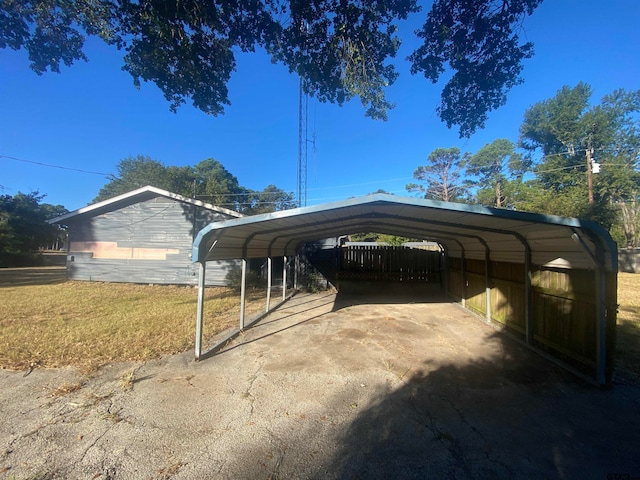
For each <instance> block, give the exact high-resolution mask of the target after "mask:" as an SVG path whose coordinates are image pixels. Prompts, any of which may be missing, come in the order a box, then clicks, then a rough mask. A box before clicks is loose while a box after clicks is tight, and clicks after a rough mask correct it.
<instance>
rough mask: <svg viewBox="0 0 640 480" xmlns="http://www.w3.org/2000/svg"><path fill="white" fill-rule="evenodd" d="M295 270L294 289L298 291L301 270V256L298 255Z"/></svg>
mask: <svg viewBox="0 0 640 480" xmlns="http://www.w3.org/2000/svg"><path fill="white" fill-rule="evenodd" d="M295 262H296V263H295V268H294V270H293V289H294V290H297V289H298V270H299V269H300V255H296V258H295Z"/></svg>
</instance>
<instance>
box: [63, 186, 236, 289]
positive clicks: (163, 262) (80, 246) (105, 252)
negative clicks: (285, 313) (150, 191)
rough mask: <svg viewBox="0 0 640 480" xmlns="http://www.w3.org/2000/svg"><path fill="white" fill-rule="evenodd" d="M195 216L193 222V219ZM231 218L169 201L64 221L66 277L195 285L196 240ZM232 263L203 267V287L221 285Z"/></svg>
mask: <svg viewBox="0 0 640 480" xmlns="http://www.w3.org/2000/svg"><path fill="white" fill-rule="evenodd" d="M194 217H195V218H194ZM228 218H232V217H230V216H228V215H225V214H222V213H219V212H214V211H211V210H209V209H206V208H202V207H199V206H195V205H191V204H186V203H183V202H180V201H178V200H175V199H172V198H167V197H162V196H159V197H156V198H153V199H151V200H146V201H142V202H139V203H134V204H131V205H128V206H126V207H123V208H120V209H117V210H113V211H109V212H106V213H103V214H101V215H96V216H90V217H88V218H86V217H85V218H82V217H80V218H78V219H75V220H73V221H69V222H68V226H69V252H68V256H67V277H68V278H69V279H72V280H85V281H100V282H127V283H154V284H177V285H197V283H198V265H197V264H193V263H192V262H191V251H192V250H191V248H192V243H193V239H194V237H195V235H196V234H197V232H198V231H199V230H200V229H201V228H203V227H204V226H205V225H207V224H209V223H211V222H216V221H220V220H226V219H228ZM237 263H238V262H236V261H219V262H208V263H207V285H224V284H225V281H224V280H225V276H226V274H227V272H228V270H229V269H230V268H232V267H233V266H234V265H237Z"/></svg>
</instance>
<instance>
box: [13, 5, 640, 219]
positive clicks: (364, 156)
mask: <svg viewBox="0 0 640 480" xmlns="http://www.w3.org/2000/svg"><path fill="white" fill-rule="evenodd" d="M429 4H430V3H429V2H427V4H426V5H425V7H424V9H425V10H427V9H428V6H429ZM423 16H424V13H423V14H419V15H418V16H417V17H414V18H413V19H411V20H410V21H409V22H407V23H404V24H402V25H401V32H402V33H411V31H412V30H414V29H415V28H417V27H418V26H419V25H420V24H421V23H422V20H423ZM639 26H640V1H638V0H608V1H606V2H605V1H601V0H545V1H544V2H543V3H542V5H541V6H540V7H539V8H538V9H537V10H536V11H535V13H534V14H533V16H531V17H529V18H528V19H527V20H526V21H525V23H524V31H523V33H522V35H521V36H522V38H523V39H525V40H529V41H532V42H534V44H535V56H534V57H533V58H532V59H529V60H527V61H526V62H525V68H524V71H523V78H524V84H522V85H520V86H518V87H516V88H514V89H513V90H512V91H511V92H510V93H509V96H508V102H507V104H506V105H505V106H504V107H502V108H500V109H499V110H497V111H494V112H492V113H491V114H490V118H489V121H488V122H487V125H486V127H485V128H484V129H483V130H481V131H479V132H477V133H476V134H475V135H473V136H472V137H471V138H470V139H460V138H459V137H458V133H457V131H456V130H448V129H447V128H446V126H445V125H444V124H443V123H441V122H440V120H439V118H438V116H437V115H436V112H435V109H436V107H437V105H438V100H439V92H440V89H441V88H442V86H443V85H442V84H438V85H432V84H431V83H430V82H428V81H427V80H426V79H424V78H423V77H420V76H412V75H410V74H409V65H408V63H407V62H405V61H400V62H399V71H400V78H399V79H398V80H397V82H396V83H395V84H394V85H393V86H392V87H391V88H390V89H389V92H388V97H389V99H390V100H391V101H393V102H395V103H396V105H397V106H396V108H395V109H394V110H392V111H391V112H390V113H389V120H388V121H387V122H380V121H373V120H370V119H368V118H366V117H365V116H364V110H363V108H362V106H361V105H360V102H359V101H358V100H357V99H355V100H354V101H351V102H350V103H349V104H347V105H345V106H343V107H338V106H337V105H331V104H323V103H319V102H317V101H315V100H310V101H309V121H308V124H309V135H310V136H313V135H315V138H316V143H315V149H314V148H313V147H312V145H309V153H308V177H307V183H308V193H307V204H308V205H314V204H318V203H323V202H325V201H332V200H339V199H344V198H347V197H350V196H357V195H364V194H367V193H370V192H373V191H375V190H377V189H379V188H382V189H384V190H386V191H388V192H391V193H395V194H398V195H402V194H405V195H414V194H408V193H407V192H406V190H405V185H406V184H407V183H410V182H412V174H413V171H414V170H415V168H416V167H417V166H419V165H422V164H424V163H425V161H426V157H427V156H428V154H429V153H430V152H431V151H432V150H434V149H435V148H440V147H447V148H448V147H453V146H457V147H459V148H460V149H461V150H462V151H468V152H472V153H473V152H475V151H477V150H478V149H479V148H481V147H482V146H483V145H485V144H487V143H490V142H491V141H493V140H494V139H496V138H508V139H510V140H512V141H516V140H517V138H518V128H519V126H520V123H521V121H522V118H523V115H524V112H525V110H526V109H527V108H528V107H529V106H531V105H533V104H534V103H536V102H538V101H541V100H544V99H547V98H550V97H552V96H554V95H555V93H556V92H557V91H558V90H559V89H560V88H561V87H562V86H563V85H570V86H574V85H575V84H577V83H578V82H580V81H584V82H586V83H588V84H590V85H591V86H592V87H593V91H594V95H593V100H594V101H599V100H600V98H601V97H602V96H603V95H605V94H607V93H610V92H611V91H613V90H614V89H617V88H624V89H626V90H636V89H639V88H640V28H639ZM404 38H406V39H405V41H404V44H403V47H402V49H401V51H400V54H399V55H398V59H399V60H401V59H403V58H405V57H406V56H407V55H408V54H410V53H411V52H412V51H413V49H414V48H415V45H416V44H415V41H414V40H412V39H411V38H409V37H407V36H406V35H405V37H404ZM86 53H87V55H88V56H89V59H90V61H89V62H88V63H84V62H80V63H77V64H76V65H74V66H73V67H71V68H64V69H63V71H62V74H60V75H58V74H53V73H47V74H44V75H42V76H37V75H36V74H34V73H33V72H32V71H31V70H30V69H29V67H28V61H27V55H26V53H25V52H24V51H19V52H13V51H11V50H0V102H1V103H0V156H3V157H0V186H2V188H1V189H0V194H6V195H14V194H16V193H17V192H19V191H22V192H25V193H26V192H30V191H34V190H38V191H40V193H43V194H46V198H45V200H44V201H45V202H47V203H53V204H62V205H64V206H65V207H66V208H68V209H69V210H74V209H76V208H80V207H82V206H84V205H86V204H87V203H89V202H90V201H91V200H92V199H93V198H94V197H95V196H96V195H97V194H98V191H99V190H100V188H101V187H102V186H103V185H104V184H105V183H106V182H107V179H106V178H105V177H104V176H103V175H96V174H90V173H81V172H74V171H71V170H63V169H57V168H50V167H45V166H41V165H36V164H34V163H26V162H21V161H17V160H12V159H10V158H5V157H14V158H17V159H21V160H26V161H30V162H40V163H46V164H52V165H59V166H63V167H67V168H70V169H79V170H86V171H91V172H98V173H104V174H110V173H116V165H117V164H118V161H119V160H121V159H123V158H126V157H129V156H133V155H138V154H141V155H148V156H150V157H152V158H154V159H157V160H160V161H162V162H163V163H164V164H166V165H195V164H196V163H198V162H199V161H201V160H204V159H205V158H209V157H213V158H215V159H217V160H218V161H220V162H221V163H222V164H223V165H224V166H225V167H226V168H227V170H229V171H230V172H231V173H232V174H234V175H235V176H236V177H237V178H238V180H239V182H240V184H241V185H243V186H245V187H248V188H252V189H255V190H260V189H262V188H264V187H265V186H267V185H268V184H275V185H277V186H278V187H280V188H282V189H284V190H286V191H290V192H293V193H295V191H296V188H297V162H298V79H297V78H296V77H295V76H293V75H291V74H289V73H288V71H287V69H286V68H285V67H283V66H281V65H272V64H271V63H270V61H269V59H268V58H267V56H266V55H264V54H263V53H256V54H248V55H242V56H238V67H237V71H236V72H235V73H234V75H233V77H232V79H231V82H230V83H229V95H230V99H231V102H232V105H231V106H229V107H227V109H226V114H225V115H222V116H219V117H212V116H207V115H205V114H204V113H202V112H200V111H199V110H197V109H195V108H193V107H192V106H190V105H188V104H187V105H185V106H183V107H181V108H180V109H179V110H178V113H177V114H173V113H171V112H170V111H169V105H168V103H167V102H166V101H165V100H164V97H163V96H162V94H161V93H160V91H159V90H158V89H157V87H156V86H155V85H153V84H143V85H142V88H141V89H140V90H137V89H135V88H134V87H133V83H132V79H131V77H130V76H129V75H128V74H127V73H125V72H122V71H121V70H120V67H121V65H122V60H121V53H120V52H118V51H117V50H115V49H112V48H110V47H107V46H106V45H104V44H102V43H100V42H99V41H89V42H88V48H87V50H86Z"/></svg>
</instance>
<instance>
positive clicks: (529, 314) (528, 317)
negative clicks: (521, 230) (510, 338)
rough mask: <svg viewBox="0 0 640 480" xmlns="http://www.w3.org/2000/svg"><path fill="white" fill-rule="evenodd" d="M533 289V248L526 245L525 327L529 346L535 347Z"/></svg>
mask: <svg viewBox="0 0 640 480" xmlns="http://www.w3.org/2000/svg"><path fill="white" fill-rule="evenodd" d="M532 292H533V290H532V287H531V248H530V247H529V245H525V253H524V325H525V335H526V341H527V344H528V345H533V311H532V309H533V295H532Z"/></svg>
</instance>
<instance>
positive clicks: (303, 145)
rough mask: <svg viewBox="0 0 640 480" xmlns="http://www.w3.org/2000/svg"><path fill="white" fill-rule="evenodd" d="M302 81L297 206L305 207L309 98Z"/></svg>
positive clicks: (299, 114)
mask: <svg viewBox="0 0 640 480" xmlns="http://www.w3.org/2000/svg"><path fill="white" fill-rule="evenodd" d="M303 82H304V81H303V80H302V78H300V104H299V111H298V206H299V207H306V206H307V158H308V157H307V142H308V140H307V134H308V131H307V120H308V115H309V96H308V95H307V94H306V92H305V91H304V83H303Z"/></svg>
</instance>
